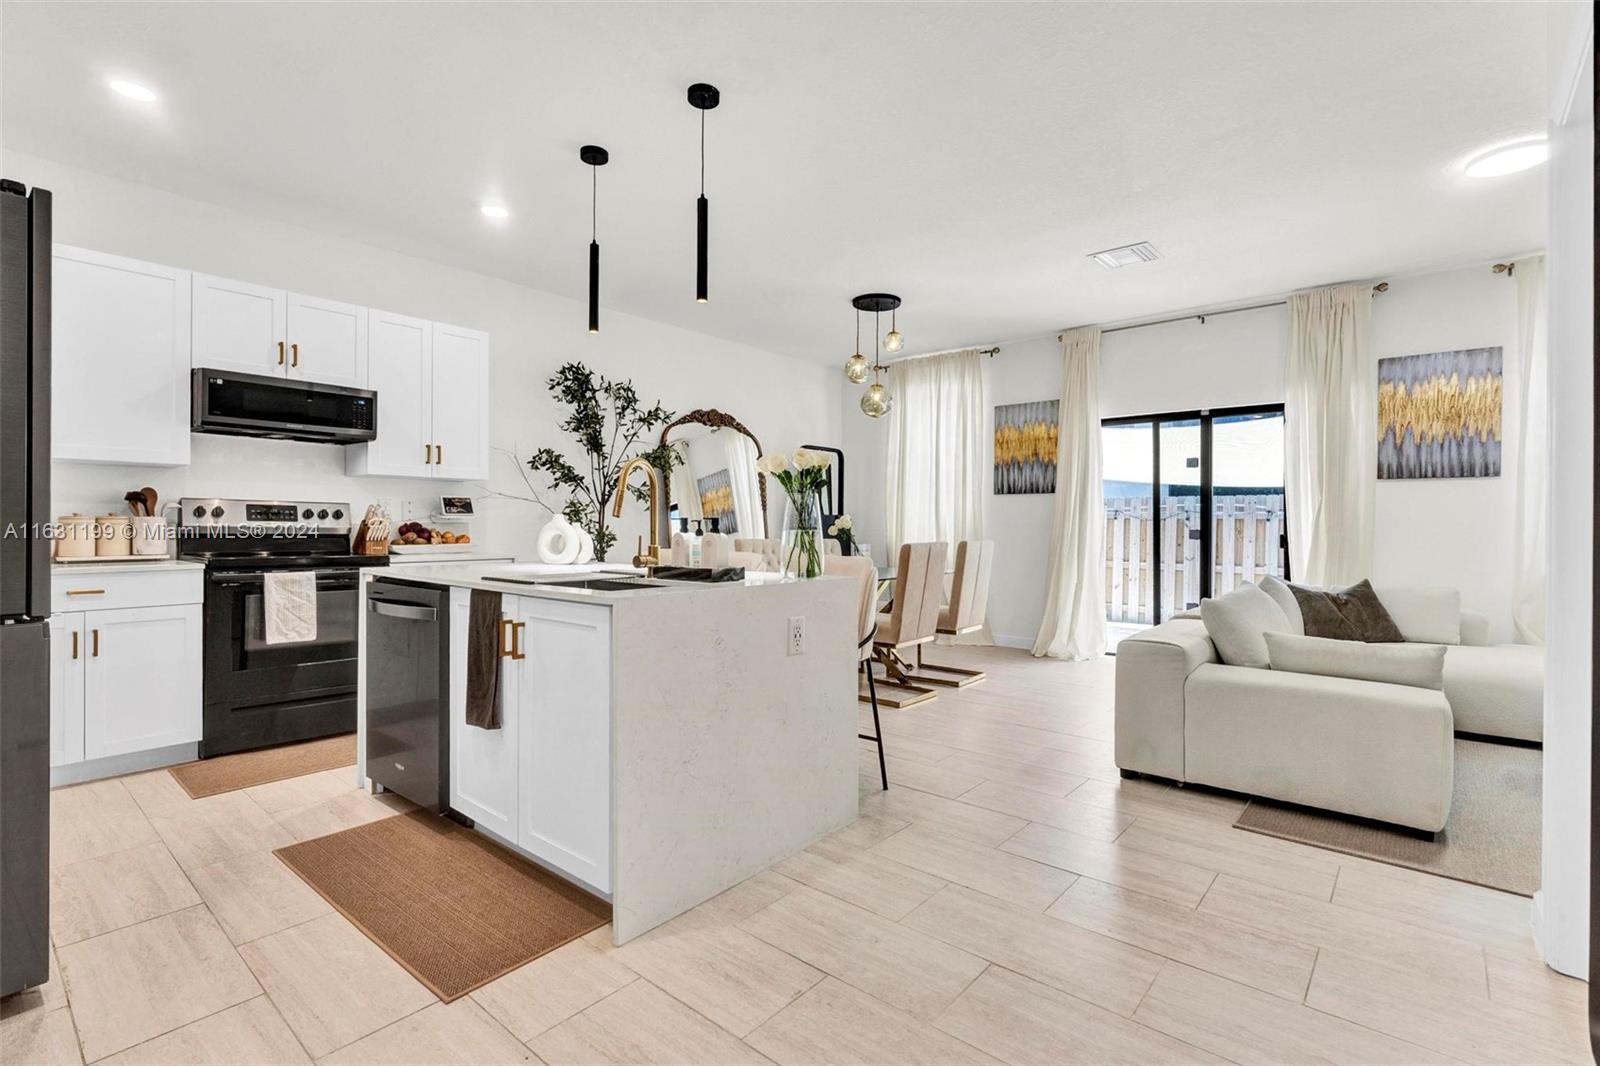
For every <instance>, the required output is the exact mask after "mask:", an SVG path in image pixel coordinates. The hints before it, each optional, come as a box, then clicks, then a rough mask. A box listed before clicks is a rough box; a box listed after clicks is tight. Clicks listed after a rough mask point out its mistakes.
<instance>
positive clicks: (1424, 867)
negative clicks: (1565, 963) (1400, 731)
mask: <svg viewBox="0 0 1600 1066" xmlns="http://www.w3.org/2000/svg"><path fill="white" fill-rule="evenodd" d="M1543 757H1544V753H1543V752H1542V751H1540V750H1539V749H1538V748H1524V747H1517V746H1514V745H1511V744H1492V743H1489V742H1486V741H1481V740H1461V739H1457V740H1456V766H1455V792H1454V797H1453V799H1452V802H1451V807H1450V820H1449V821H1448V822H1447V823H1446V824H1445V827H1444V829H1443V830H1441V831H1440V833H1439V835H1438V839H1437V840H1435V841H1431V842H1430V841H1427V840H1422V839H1419V838H1418V837H1414V836H1410V835H1409V834H1407V833H1404V832H1401V831H1399V830H1397V829H1394V828H1391V827H1388V826H1384V825H1380V824H1378V823H1375V822H1368V821H1363V820H1360V819H1355V818H1347V817H1345V816H1343V815H1338V814H1333V813H1331V812H1328V811H1318V810H1312V809H1311V808H1308V807H1296V806H1292V805H1289V804H1283V803H1276V802H1274V801H1272V800H1265V799H1252V800H1251V801H1250V805H1249V806H1247V807H1246V808H1245V809H1244V813H1243V814H1241V815H1240V816H1239V818H1238V820H1237V821H1235V822H1234V823H1233V825H1234V828H1235V829H1245V830H1248V831H1250V832H1252V833H1263V834H1265V835H1267V836H1273V837H1281V838H1282V839H1284V840H1293V841H1297V842H1299V843H1302V844H1310V845H1312V846H1314V847H1319V848H1326V849H1328V850H1329V851H1339V852H1344V853H1345V854H1347V855H1359V856H1361V857H1363V858H1367V859H1375V860H1377V861H1378V862H1386V863H1389V864H1391V865H1394V866H1405V867H1409V868H1410V869H1413V870H1421V871H1422V872H1423V873H1430V874H1437V875H1439V876H1440V877H1449V878H1452V879H1454V880H1457V881H1468V882H1471V883H1472V884H1475V885H1485V886H1487V887H1489V888H1497V889H1500V890H1501V891H1503V892H1514V893H1516V894H1517V895H1519V896H1532V895H1533V893H1534V890H1535V889H1537V888H1538V887H1539V840H1540V809H1539V804H1540V792H1541V786H1542V782H1543V761H1542V760H1543Z"/></svg>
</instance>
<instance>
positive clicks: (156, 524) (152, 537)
mask: <svg viewBox="0 0 1600 1066" xmlns="http://www.w3.org/2000/svg"><path fill="white" fill-rule="evenodd" d="M133 554H135V555H143V556H150V555H162V556H164V555H166V554H167V521H166V519H164V518H159V517H155V516H152V515H135V516H134V517H133Z"/></svg>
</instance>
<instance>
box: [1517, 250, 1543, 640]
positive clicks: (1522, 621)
mask: <svg viewBox="0 0 1600 1066" xmlns="http://www.w3.org/2000/svg"><path fill="white" fill-rule="evenodd" d="M1512 277H1514V278H1516V279H1517V355H1516V359H1517V490H1516V492H1517V495H1516V508H1515V514H1514V518H1515V521H1516V527H1515V531H1514V533H1513V537H1514V539H1513V549H1512V550H1513V554H1514V556H1515V559H1514V562H1513V569H1512V573H1511V624H1512V629H1513V632H1514V633H1515V635H1516V638H1517V640H1518V641H1519V642H1521V643H1523V644H1543V643H1544V598H1545V531H1546V524H1545V516H1546V510H1547V508H1548V507H1549V504H1550V489H1549V469H1550V446H1549V434H1550V420H1549V411H1550V387H1549V372H1550V351H1549V343H1548V338H1547V335H1546V333H1547V328H1548V319H1547V317H1546V300H1545V271H1544V256H1542V255H1539V256H1534V257H1533V258H1532V259H1519V260H1517V262H1516V264H1515V269H1514V270H1513V271H1512Z"/></svg>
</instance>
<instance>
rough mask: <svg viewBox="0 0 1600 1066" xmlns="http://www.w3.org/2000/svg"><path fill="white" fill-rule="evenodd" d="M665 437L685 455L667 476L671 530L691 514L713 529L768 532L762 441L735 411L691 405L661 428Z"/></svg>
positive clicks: (735, 533)
mask: <svg viewBox="0 0 1600 1066" xmlns="http://www.w3.org/2000/svg"><path fill="white" fill-rule="evenodd" d="M661 443H662V444H663V445H668V446H670V447H672V448H673V449H674V450H675V451H676V452H677V453H678V457H679V462H677V463H676V464H674V465H673V468H672V475H671V476H670V477H669V478H667V508H666V510H667V516H668V518H669V520H670V521H669V523H668V525H669V526H670V529H669V530H668V536H670V535H671V531H672V530H676V529H678V528H679V525H678V523H679V522H680V521H682V520H684V519H687V520H688V521H689V524H690V528H691V529H692V528H693V526H694V523H695V522H696V521H699V522H701V528H702V529H704V530H705V531H706V532H708V533H709V532H711V527H712V523H711V521H710V519H712V518H715V519H716V520H717V522H716V525H717V528H718V530H719V531H720V532H723V533H727V534H729V535H731V536H736V537H754V538H764V537H766V535H767V478H766V475H765V474H763V473H761V472H760V471H759V470H757V469H756V459H757V458H759V457H760V455H761V442H760V441H759V440H757V439H756V435H755V434H754V433H751V432H750V431H749V430H748V429H746V428H745V425H744V423H742V422H740V421H739V420H738V419H737V418H734V417H733V416H732V415H730V414H726V413H725V412H722V411H718V410H716V409H715V408H700V409H698V410H694V411H690V412H689V413H688V414H686V415H683V416H681V417H679V418H678V419H677V420H676V421H674V422H672V423H670V424H668V425H667V427H666V428H665V429H663V430H662V431H661Z"/></svg>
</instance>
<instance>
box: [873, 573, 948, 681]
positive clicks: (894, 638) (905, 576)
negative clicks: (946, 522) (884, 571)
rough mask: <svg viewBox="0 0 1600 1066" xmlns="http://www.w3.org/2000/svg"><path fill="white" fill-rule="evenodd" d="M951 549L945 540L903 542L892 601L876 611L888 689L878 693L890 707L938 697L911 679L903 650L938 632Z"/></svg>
mask: <svg viewBox="0 0 1600 1066" xmlns="http://www.w3.org/2000/svg"><path fill="white" fill-rule="evenodd" d="M948 550H949V549H948V547H947V546H946V545H945V544H944V542H943V541H938V542H933V543H927V544H902V545H900V560H899V565H898V567H896V570H895V588H894V603H893V604H892V605H891V606H890V608H889V610H888V611H887V612H885V613H882V614H879V615H878V633H877V635H876V636H875V637H873V638H872V646H873V650H874V657H875V658H876V659H877V661H878V662H879V663H881V664H882V665H883V671H884V675H885V679H884V683H883V684H882V685H881V686H879V687H881V688H883V689H884V690H886V693H887V694H886V695H882V696H880V697H879V698H880V699H881V700H882V701H883V702H884V703H886V704H888V705H889V706H890V707H909V706H911V705H912V704H914V703H921V702H922V701H924V700H931V699H933V698H934V695H933V690H932V689H930V688H925V687H923V686H921V685H918V684H916V683H915V682H914V681H912V680H911V677H910V674H911V669H910V666H909V664H908V663H906V661H905V660H904V659H903V658H901V655H900V653H901V652H903V651H905V650H906V649H908V648H914V647H916V646H918V645H919V644H926V643H927V642H928V641H930V640H932V639H933V638H934V636H935V635H936V632H937V629H938V625H939V607H940V603H941V601H942V600H943V599H944V560H945V553H946V552H947V551H948Z"/></svg>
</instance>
